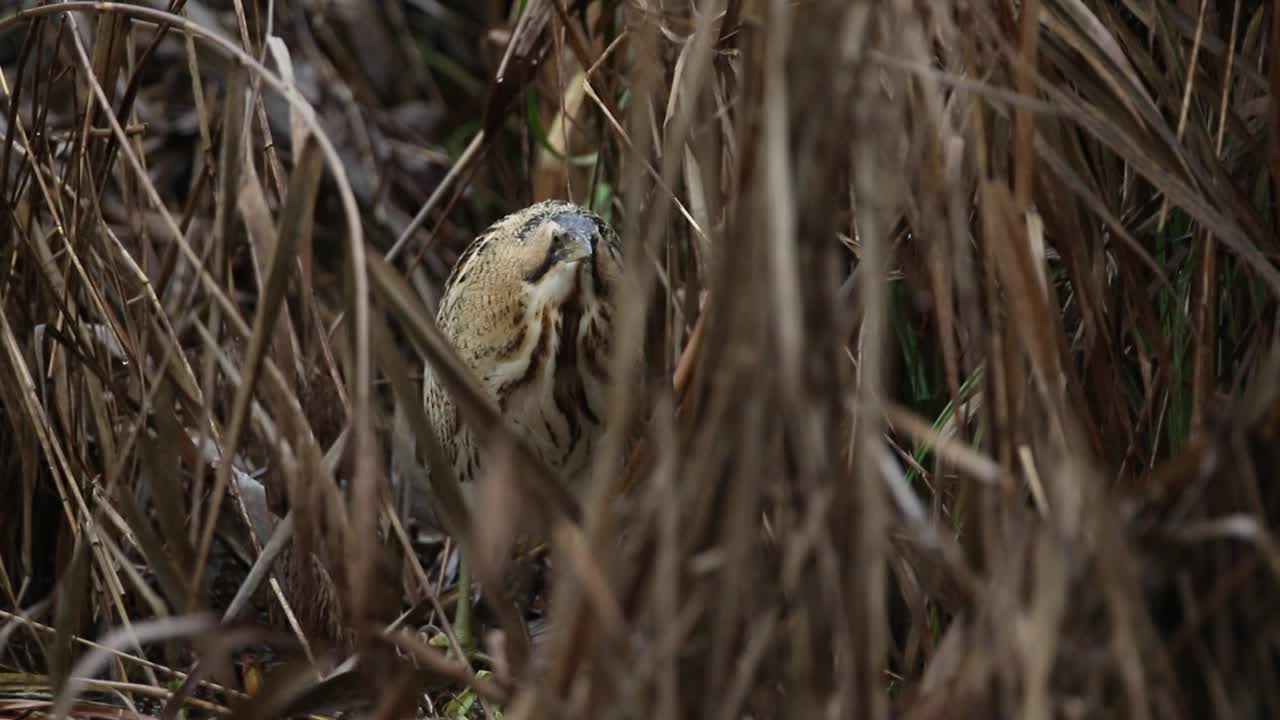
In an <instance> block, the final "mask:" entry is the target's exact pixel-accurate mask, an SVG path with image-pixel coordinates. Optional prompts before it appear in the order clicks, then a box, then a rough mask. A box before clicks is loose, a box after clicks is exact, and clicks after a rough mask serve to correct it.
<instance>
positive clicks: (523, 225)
mask: <svg viewBox="0 0 1280 720" xmlns="http://www.w3.org/2000/svg"><path fill="white" fill-rule="evenodd" d="M621 262H622V253H621V247H620V243H619V240H618V236H617V234H616V233H614V231H613V230H612V229H611V228H610V227H609V225H608V224H607V223H605V222H604V220H602V219H601V218H600V217H599V216H597V215H596V214H594V213H592V212H590V211H588V210H586V209H584V208H582V207H579V206H577V205H575V204H573V203H569V202H564V201H560V200H548V201H544V202H540V203H537V204H535V205H532V206H530V207H528V208H526V209H524V210H521V211H519V212H516V213H513V214H511V215H508V216H507V217H505V218H503V219H502V220H499V221H498V222H496V223H494V224H493V225H492V226H490V227H489V228H488V229H487V230H486V231H485V232H484V233H482V234H481V235H480V236H479V237H477V238H476V239H475V240H473V241H472V242H471V244H470V245H469V246H468V247H467V249H466V250H465V251H464V252H463V254H462V256H461V257H460V258H459V259H458V262H457V264H456V265H455V266H454V269H453V272H452V273H451V274H450V276H449V279H448V280H447V281H446V283H445V288H444V293H443V296H442V297H441V300H440V309H439V312H438V315H437V318H436V321H437V323H438V324H439V326H440V329H441V330H442V331H443V333H444V334H445V336H446V337H448V338H449V340H450V341H451V342H452V343H453V344H454V347H455V348H456V349H457V351H458V353H459V355H460V356H461V358H462V360H463V361H464V362H465V363H466V364H467V365H468V366H469V367H470V368H471V370H472V371H473V372H474V373H475V375H476V378H477V379H478V380H479V381H480V383H481V386H482V387H483V388H484V390H485V391H486V392H488V393H489V395H490V397H491V398H492V399H493V400H494V401H495V402H496V404H497V407H498V409H499V411H500V412H501V413H502V415H503V416H504V417H505V418H507V419H508V420H509V421H510V422H511V424H512V425H513V427H514V428H515V429H516V431H517V432H519V433H520V434H521V435H522V436H523V437H524V439H525V440H526V441H527V442H528V443H529V446H530V447H531V449H533V450H534V451H535V452H536V453H538V455H539V456H540V457H541V458H542V460H543V461H544V462H545V463H546V464H547V466H548V467H550V468H551V469H553V470H555V471H558V472H559V473H560V474H561V475H562V477H564V478H565V479H566V480H568V481H569V482H570V483H571V484H572V481H573V480H574V479H575V478H577V477H578V476H579V475H581V474H582V473H583V472H584V471H585V469H586V468H587V465H588V463H589V460H590V457H591V452H592V448H593V447H594V445H595V443H596V441H597V440H598V438H599V436H600V434H601V431H602V429H603V423H604V419H605V396H606V384H607V377H608V366H609V362H608V355H609V347H610V325H611V323H612V320H613V314H614V308H613V298H614V296H615V295H614V293H615V290H616V288H617V286H618V284H619V282H620V280H621V273H622V266H621ZM424 402H425V403H426V407H427V413H428V417H429V418H430V419H431V422H432V424H433V426H434V429H435V430H436V432H437V434H438V435H439V438H440V441H441V443H442V445H443V447H444V450H445V455H446V457H447V458H448V460H449V461H450V462H451V463H452V465H453V468H454V470H455V472H456V474H457V477H458V479H459V480H460V481H463V482H465V481H467V480H470V479H473V478H475V477H476V475H477V472H478V471H479V469H480V465H481V462H482V460H481V453H482V452H483V448H481V447H479V446H478V444H477V441H476V439H475V438H474V437H473V435H472V434H471V431H470V430H469V429H468V428H467V427H466V425H465V424H464V423H463V422H462V421H461V418H460V416H459V413H458V412H457V409H456V408H455V407H454V405H453V402H452V401H451V400H450V398H449V395H448V393H447V392H446V391H445V389H444V388H443V387H441V386H440V385H439V384H438V383H437V382H436V381H435V379H434V378H433V377H432V374H431V370H430V368H429V367H428V368H427V373H426V383H425V386H424Z"/></svg>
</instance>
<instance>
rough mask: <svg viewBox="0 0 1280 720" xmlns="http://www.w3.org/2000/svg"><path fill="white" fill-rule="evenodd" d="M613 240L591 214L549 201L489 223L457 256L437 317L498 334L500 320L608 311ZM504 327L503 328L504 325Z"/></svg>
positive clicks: (617, 262) (614, 265)
mask: <svg viewBox="0 0 1280 720" xmlns="http://www.w3.org/2000/svg"><path fill="white" fill-rule="evenodd" d="M619 245H620V244H619V241H618V236H617V234H616V233H615V232H614V231H613V229H612V228H610V227H609V225H608V223H606V222H605V221H604V220H603V219H602V218H600V217H599V216H598V215H596V214H595V213H593V212H591V211H589V210H587V209H585V208H582V207H579V206H578V205H575V204H573V203H569V202H565V201H562V200H548V201H544V202H540V203H537V204H535V205H532V206H530V207H528V208H526V209H524V210H522V211H520V212H517V213H513V214H511V215H508V216H507V217H505V218H503V219H502V220H499V221H498V222H497V223H494V225H492V226H491V227H490V228H489V229H487V230H486V231H485V232H484V233H483V234H481V235H480V237H478V238H476V240H475V242H473V243H472V244H471V246H469V247H468V248H467V249H466V251H464V253H463V255H462V257H461V258H459V259H458V263H457V265H456V266H455V267H454V271H453V274H452V275H451V276H450V277H449V280H448V282H447V283H446V290H445V297H444V298H443V300H442V305H441V312H440V317H441V320H442V321H443V322H445V323H447V322H461V318H463V317H464V316H465V317H466V318H467V320H466V322H467V323H468V324H469V326H470V328H472V330H471V332H475V328H483V330H481V332H482V333H484V334H487V331H488V330H489V327H490V326H491V325H492V326H494V329H495V330H497V329H498V326H500V325H501V324H502V322H503V320H502V317H499V316H507V317H510V318H511V320H512V321H514V320H515V316H523V315H524V313H525V312H527V311H529V310H536V309H538V308H545V307H551V308H556V307H559V306H561V305H563V304H565V303H566V302H569V301H570V300H574V301H576V302H577V303H578V304H579V305H581V306H584V307H588V308H589V307H591V306H593V305H595V304H597V303H601V302H603V303H605V304H608V303H609V299H610V297H611V294H612V290H613V288H614V287H615V286H616V285H617V283H618V282H619V280H620V278H621V274H622V270H621V261H622V256H621V249H620V246H619ZM508 327H509V325H508Z"/></svg>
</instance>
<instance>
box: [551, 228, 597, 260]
mask: <svg viewBox="0 0 1280 720" xmlns="http://www.w3.org/2000/svg"><path fill="white" fill-rule="evenodd" d="M591 253H592V249H591V239H590V238H588V237H586V236H584V235H583V234H582V233H579V232H573V231H570V232H567V233H565V234H564V235H562V236H561V237H560V238H559V241H558V242H557V245H556V250H555V254H556V261H558V262H562V263H571V262H577V261H578V260H584V259H586V258H589V257H591Z"/></svg>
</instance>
